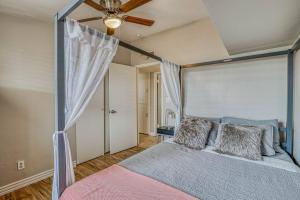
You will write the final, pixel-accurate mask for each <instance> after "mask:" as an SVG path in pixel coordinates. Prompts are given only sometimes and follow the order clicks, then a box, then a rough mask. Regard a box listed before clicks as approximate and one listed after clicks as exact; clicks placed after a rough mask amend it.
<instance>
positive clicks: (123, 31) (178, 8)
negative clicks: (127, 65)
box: [0, 0, 208, 42]
mask: <svg viewBox="0 0 300 200" xmlns="http://www.w3.org/2000/svg"><path fill="white" fill-rule="evenodd" d="M94 1H95V2H97V3H98V2H99V0H94ZM127 1H128V0H122V2H123V3H125V2H127ZM67 2H68V0H21V1H20V0H0V12H3V13H7V14H18V15H24V16H29V17H32V18H37V19H40V20H43V21H48V22H51V21H52V19H53V16H54V15H55V13H56V12H57V11H58V10H59V9H60V8H62V7H63V6H64V5H66V4H67ZM126 14H128V15H132V16H138V17H143V18H149V19H153V20H155V23H154V25H153V26H151V27H146V26H141V25H137V24H130V23H127V22H124V24H122V26H121V27H120V28H119V29H118V30H117V31H116V34H115V35H116V36H117V37H119V38H121V39H122V40H125V41H128V42H131V41H134V40H137V39H139V38H140V37H147V36H150V35H152V34H155V33H158V32H161V31H165V30H168V29H171V28H175V27H180V26H183V25H186V24H189V23H191V22H194V21H197V20H199V19H202V18H207V17H208V13H207V12H206V8H205V6H204V5H203V3H202V1H201V0H188V1H186V0H185V1H182V0H152V1H151V2H149V3H147V4H145V5H143V6H141V7H139V8H136V9H134V10H132V11H130V12H128V13H126ZM102 15H103V14H102V13H101V12H99V11H96V10H94V9H93V8H91V7H89V6H87V5H85V4H82V5H81V6H80V7H79V8H78V9H76V10H75V11H74V12H73V13H72V14H71V17H72V18H74V19H81V18H87V17H95V16H102ZM85 24H87V25H89V26H91V27H94V28H97V29H100V30H102V31H106V28H105V27H104V25H103V23H102V21H100V20H99V21H94V22H87V23H85Z"/></svg>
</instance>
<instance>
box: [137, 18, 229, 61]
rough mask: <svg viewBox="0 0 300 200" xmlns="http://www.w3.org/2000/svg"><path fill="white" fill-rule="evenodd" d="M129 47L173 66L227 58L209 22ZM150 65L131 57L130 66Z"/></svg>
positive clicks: (148, 38)
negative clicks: (157, 56)
mask: <svg viewBox="0 0 300 200" xmlns="http://www.w3.org/2000/svg"><path fill="white" fill-rule="evenodd" d="M133 45H135V46H137V47H140V48H142V49H144V50H146V51H149V52H150V51H154V53H155V54H156V55H159V56H161V57H163V58H166V59H168V60H170V61H173V62H175V63H177V64H188V63H195V62H204V61H209V60H216V59H221V58H225V57H227V56H228V53H227V50H226V49H225V47H224V45H223V42H222V40H221V39H220V37H219V35H218V33H217V32H216V30H215V29H214V27H213V24H212V22H211V21H210V19H203V20H199V21H197V22H194V23H191V24H189V25H186V26H183V27H180V28H175V29H171V30H168V31H164V32H161V33H158V34H155V35H153V36H150V37H147V38H143V39H140V40H137V41H135V42H133ZM148 62H153V60H152V59H147V57H145V56H142V55H140V54H136V53H132V54H131V64H132V65H138V64H143V63H148Z"/></svg>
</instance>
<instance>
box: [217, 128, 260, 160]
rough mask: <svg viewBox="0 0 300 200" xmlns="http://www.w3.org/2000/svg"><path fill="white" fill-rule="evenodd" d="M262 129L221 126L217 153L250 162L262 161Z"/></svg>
mask: <svg viewBox="0 0 300 200" xmlns="http://www.w3.org/2000/svg"><path fill="white" fill-rule="evenodd" d="M261 137H262V129H260V128H258V127H251V126H240V125H234V124H220V126H219V131H218V136H217V139H216V144H215V151H217V152H220V153H225V154H229V155H236V156H239V157H243V158H247V159H250V160H261V159H262V156H261V149H260V148H261Z"/></svg>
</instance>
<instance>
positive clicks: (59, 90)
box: [54, 0, 300, 192]
mask: <svg viewBox="0 0 300 200" xmlns="http://www.w3.org/2000/svg"><path fill="white" fill-rule="evenodd" d="M84 1H85V0H71V1H70V2H69V3H68V4H67V5H66V6H65V7H64V8H63V9H62V10H60V11H59V12H58V13H57V14H56V15H55V17H54V24H55V130H56V131H61V130H63V129H64V127H65V112H64V107H65V62H64V56H65V52H64V28H65V27H64V22H65V19H66V17H67V16H68V15H69V14H70V13H71V12H72V11H74V10H75V9H76V8H77V7H79V6H80V5H81V4H82V3H84ZM90 6H91V5H90ZM119 45H120V46H122V47H124V48H127V49H129V50H131V51H134V52H136V53H140V54H143V55H146V56H148V57H150V58H153V59H155V60H158V61H160V62H161V61H162V58H161V57H159V56H156V55H154V54H152V53H149V52H147V51H145V50H142V49H140V48H137V47H135V46H133V45H131V44H128V43H126V42H123V41H119ZM299 48H300V39H298V40H297V41H296V42H295V43H294V45H293V47H292V48H290V49H288V50H283V51H276V52H271V53H263V54H256V55H250V56H242V57H235V58H229V59H223V60H216V61H209V62H203V63H194V64H187V65H182V66H181V68H191V67H199V66H207V65H214V64H222V63H231V62H237V61H245V60H252V59H259V58H267V57H274V56H282V55H287V58H288V63H287V70H288V78H287V80H288V83H287V86H288V93H287V122H286V128H285V129H284V131H285V133H286V142H285V144H284V148H285V150H286V152H287V153H289V154H290V156H291V157H292V158H293V110H294V102H293V99H294V91H293V90H294V52H295V51H297V50H299ZM181 73H182V71H181ZM181 73H180V75H181ZM181 106H182V105H181ZM60 137H62V136H59V138H58V153H59V159H58V163H59V168H60V169H65V168H66V163H65V160H64V159H63V158H64V149H65V146H64V143H63V138H60ZM59 183H60V185H61V184H62V185H61V186H62V187H61V188H63V185H64V184H65V180H64V179H63V177H62V176H60V180H59ZM61 192H62V191H61Z"/></svg>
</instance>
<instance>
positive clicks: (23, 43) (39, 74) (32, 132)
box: [0, 14, 130, 187]
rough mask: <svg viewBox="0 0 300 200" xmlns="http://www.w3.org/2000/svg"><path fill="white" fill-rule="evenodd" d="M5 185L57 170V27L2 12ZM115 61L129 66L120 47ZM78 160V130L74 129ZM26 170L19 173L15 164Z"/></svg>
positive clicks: (0, 170)
mask: <svg viewBox="0 0 300 200" xmlns="http://www.w3.org/2000/svg"><path fill="white" fill-rule="evenodd" d="M0 26H1V27H2V29H1V34H0V44H1V45H0V127H1V129H0V135H1V139H0V152H1V156H0V187H1V186H3V185H6V184H9V183H11V182H14V181H17V180H20V179H23V178H26V177H29V176H32V175H34V174H37V173H40V172H43V171H46V170H49V169H52V168H53V154H52V151H53V149H52V134H53V131H54V96H53V85H54V83H53V80H54V76H53V75H54V74H53V59H54V57H53V52H54V49H53V28H52V27H53V26H52V24H51V23H46V22H40V21H37V20H34V19H32V18H30V19H29V18H28V19H27V18H24V17H17V16H9V15H3V14H0ZM114 62H116V63H121V64H127V65H129V64H130V52H129V51H128V50H126V49H124V48H119V50H118V52H117V55H116V56H115V59H114ZM69 132H70V133H69V139H70V144H71V151H72V155H73V160H76V137H75V128H72V129H71V130H70V131H69ZM17 160H25V166H26V168H25V169H24V170H21V171H17V168H16V161H17Z"/></svg>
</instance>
